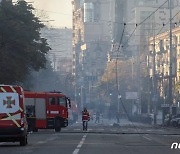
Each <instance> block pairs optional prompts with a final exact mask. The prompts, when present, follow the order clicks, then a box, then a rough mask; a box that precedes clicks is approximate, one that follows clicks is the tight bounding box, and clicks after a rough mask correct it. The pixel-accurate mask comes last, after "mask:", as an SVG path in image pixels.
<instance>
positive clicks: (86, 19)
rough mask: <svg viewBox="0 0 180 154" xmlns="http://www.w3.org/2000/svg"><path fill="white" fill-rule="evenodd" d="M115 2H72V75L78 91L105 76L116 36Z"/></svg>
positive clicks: (106, 0)
mask: <svg viewBox="0 0 180 154" xmlns="http://www.w3.org/2000/svg"><path fill="white" fill-rule="evenodd" d="M115 1H116V0H110V1H109V0H103V1H102V0H73V1H72V5H73V75H74V76H75V80H76V86H77V87H79V86H81V87H82V86H89V87H90V86H92V85H93V84H95V83H96V81H97V80H98V78H99V77H101V75H102V74H103V72H104V68H105V66H106V62H107V52H108V51H110V49H111V42H112V38H113V34H114V31H113V29H114V21H115V11H114V8H115ZM85 93H86V94H87V95H88V93H87V92H85ZM86 98H88V97H87V96H86ZM87 100H88V99H87ZM87 100H86V102H88V101H87Z"/></svg>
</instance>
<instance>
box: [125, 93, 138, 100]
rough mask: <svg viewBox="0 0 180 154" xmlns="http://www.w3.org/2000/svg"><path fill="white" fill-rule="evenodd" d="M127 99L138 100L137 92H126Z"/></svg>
mask: <svg viewBox="0 0 180 154" xmlns="http://www.w3.org/2000/svg"><path fill="white" fill-rule="evenodd" d="M126 99H138V93H137V92H126Z"/></svg>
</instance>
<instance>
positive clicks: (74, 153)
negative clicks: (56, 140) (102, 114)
mask: <svg viewBox="0 0 180 154" xmlns="http://www.w3.org/2000/svg"><path fill="white" fill-rule="evenodd" d="M86 136H87V134H86V135H84V136H83V137H82V139H81V141H80V142H79V144H78V145H77V148H76V149H75V150H74V151H73V153H72V154H78V152H79V150H80V149H81V147H82V145H83V144H84V141H85V139H86Z"/></svg>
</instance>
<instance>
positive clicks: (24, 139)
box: [20, 136, 27, 146]
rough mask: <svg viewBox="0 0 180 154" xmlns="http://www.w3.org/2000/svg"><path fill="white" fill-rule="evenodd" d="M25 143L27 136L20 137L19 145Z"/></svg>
mask: <svg viewBox="0 0 180 154" xmlns="http://www.w3.org/2000/svg"><path fill="white" fill-rule="evenodd" d="M26 144H27V136H23V137H21V138H20V146H25V145H26Z"/></svg>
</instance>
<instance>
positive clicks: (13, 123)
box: [0, 85, 28, 146]
mask: <svg viewBox="0 0 180 154" xmlns="http://www.w3.org/2000/svg"><path fill="white" fill-rule="evenodd" d="M27 129H28V124H27V121H26V113H25V106H24V94H23V89H22V87H20V86H12V85H0V142H20V145H21V146H25V145H27Z"/></svg>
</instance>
